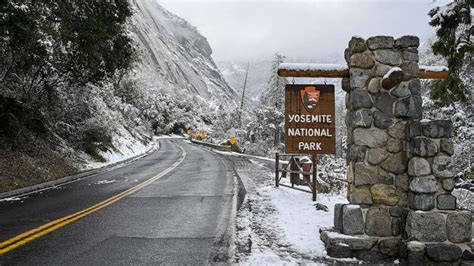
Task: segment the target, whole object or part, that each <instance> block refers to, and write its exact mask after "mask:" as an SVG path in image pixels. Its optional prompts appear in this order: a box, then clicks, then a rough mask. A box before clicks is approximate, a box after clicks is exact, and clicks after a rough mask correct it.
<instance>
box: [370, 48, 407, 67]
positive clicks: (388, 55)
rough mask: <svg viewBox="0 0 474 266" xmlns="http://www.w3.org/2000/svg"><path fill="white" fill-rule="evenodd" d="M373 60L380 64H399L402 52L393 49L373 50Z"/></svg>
mask: <svg viewBox="0 0 474 266" xmlns="http://www.w3.org/2000/svg"><path fill="white" fill-rule="evenodd" d="M374 56H375V60H377V62H380V63H382V64H386V65H391V66H399V65H400V64H401V63H402V54H401V53H400V52H398V51H394V50H375V51H374Z"/></svg>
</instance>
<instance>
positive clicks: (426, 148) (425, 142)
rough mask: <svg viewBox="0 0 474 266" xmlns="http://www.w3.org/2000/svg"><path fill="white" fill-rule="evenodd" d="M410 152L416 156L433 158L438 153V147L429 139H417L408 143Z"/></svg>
mask: <svg viewBox="0 0 474 266" xmlns="http://www.w3.org/2000/svg"><path fill="white" fill-rule="evenodd" d="M410 151H411V153H412V154H413V155H416V156H421V157H433V156H435V155H436V154H437V153H438V145H436V142H434V141H433V140H431V139H428V138H424V137H418V138H414V139H412V140H411V141H410Z"/></svg>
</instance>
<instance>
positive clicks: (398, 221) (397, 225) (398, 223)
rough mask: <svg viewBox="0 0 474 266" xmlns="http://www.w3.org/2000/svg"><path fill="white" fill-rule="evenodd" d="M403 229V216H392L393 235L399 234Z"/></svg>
mask: <svg viewBox="0 0 474 266" xmlns="http://www.w3.org/2000/svg"><path fill="white" fill-rule="evenodd" d="M401 230H402V218H392V235H393V236H398V235H400V232H401Z"/></svg>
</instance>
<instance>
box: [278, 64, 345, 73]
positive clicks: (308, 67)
mask: <svg viewBox="0 0 474 266" xmlns="http://www.w3.org/2000/svg"><path fill="white" fill-rule="evenodd" d="M278 70H289V71H345V70H348V67H347V65H344V64H310V63H282V64H280V66H278Z"/></svg>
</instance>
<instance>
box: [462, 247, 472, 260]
mask: <svg viewBox="0 0 474 266" xmlns="http://www.w3.org/2000/svg"><path fill="white" fill-rule="evenodd" d="M461 258H462V259H463V260H467V261H474V253H473V252H472V251H469V250H467V249H466V250H464V252H463V253H462V257H461Z"/></svg>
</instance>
